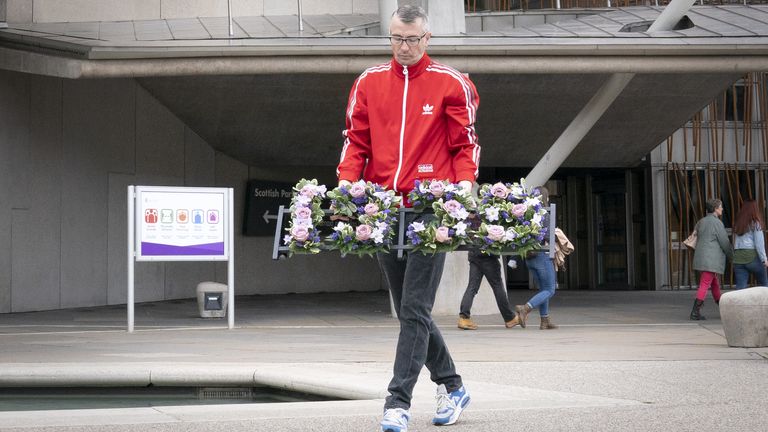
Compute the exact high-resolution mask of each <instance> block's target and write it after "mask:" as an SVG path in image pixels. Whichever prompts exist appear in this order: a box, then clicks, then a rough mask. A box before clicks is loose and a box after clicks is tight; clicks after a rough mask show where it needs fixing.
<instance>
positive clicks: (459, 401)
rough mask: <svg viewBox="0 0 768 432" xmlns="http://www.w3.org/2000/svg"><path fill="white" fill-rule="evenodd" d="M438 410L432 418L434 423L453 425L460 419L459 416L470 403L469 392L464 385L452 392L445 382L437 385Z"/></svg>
mask: <svg viewBox="0 0 768 432" xmlns="http://www.w3.org/2000/svg"><path fill="white" fill-rule="evenodd" d="M435 399H437V411H436V412H435V417H434V418H433V419H432V424H434V425H437V426H446V425H452V424H454V423H456V422H457V421H459V416H460V415H461V413H462V412H463V411H464V409H465V408H466V407H467V406H468V405H469V400H470V398H469V392H468V391H467V389H465V388H464V386H461V387H459V389H458V390H455V391H453V392H451V393H448V391H447V390H446V388H445V384H440V385H439V386H438V387H437V395H436V396H435Z"/></svg>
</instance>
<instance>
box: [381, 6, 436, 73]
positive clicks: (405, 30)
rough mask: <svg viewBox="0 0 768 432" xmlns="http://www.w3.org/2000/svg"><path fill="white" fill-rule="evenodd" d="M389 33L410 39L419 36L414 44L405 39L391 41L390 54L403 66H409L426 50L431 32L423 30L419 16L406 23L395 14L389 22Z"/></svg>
mask: <svg viewBox="0 0 768 432" xmlns="http://www.w3.org/2000/svg"><path fill="white" fill-rule="evenodd" d="M389 35H390V36H395V37H398V38H403V39H406V38H412V40H415V39H419V38H421V39H420V40H419V41H418V43H416V44H415V45H414V46H411V44H409V43H408V42H407V41H405V40H404V41H402V43H392V55H394V57H395V60H397V62H398V63H400V64H401V65H403V66H410V65H412V64H416V63H417V62H418V61H419V60H421V57H422V56H423V55H424V53H425V52H426V51H427V46H428V45H429V38H430V36H432V34H431V33H429V32H425V31H424V29H423V26H422V20H421V18H419V19H417V20H416V21H414V22H412V23H410V24H406V23H404V22H402V21H400V18H398V17H396V16H395V17H392V22H391V23H390V24H389Z"/></svg>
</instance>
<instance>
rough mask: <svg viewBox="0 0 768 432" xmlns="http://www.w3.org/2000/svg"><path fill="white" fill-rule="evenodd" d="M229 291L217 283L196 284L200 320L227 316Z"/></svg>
mask: <svg viewBox="0 0 768 432" xmlns="http://www.w3.org/2000/svg"><path fill="white" fill-rule="evenodd" d="M228 301H229V291H228V288H227V286H226V285H224V284H222V283H218V282H200V283H199V284H197V310H198V312H199V313H200V318H224V317H225V316H227V303H228Z"/></svg>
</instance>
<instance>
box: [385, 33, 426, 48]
mask: <svg viewBox="0 0 768 432" xmlns="http://www.w3.org/2000/svg"><path fill="white" fill-rule="evenodd" d="M426 35H427V32H424V34H422V35H421V36H409V37H402V36H390V37H389V42H390V43H391V44H392V45H396V46H399V45H402V44H403V42H405V43H406V44H408V46H409V47H415V46H416V45H418V44H419V42H421V40H422V39H424V36H426Z"/></svg>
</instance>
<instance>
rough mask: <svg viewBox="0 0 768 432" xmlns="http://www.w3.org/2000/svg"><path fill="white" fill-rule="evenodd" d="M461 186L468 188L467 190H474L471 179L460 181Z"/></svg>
mask: <svg viewBox="0 0 768 432" xmlns="http://www.w3.org/2000/svg"><path fill="white" fill-rule="evenodd" d="M459 187H461V188H462V189H464V190H466V191H467V192H472V182H471V181H469V180H462V181H460V182H459Z"/></svg>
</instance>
